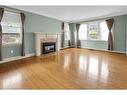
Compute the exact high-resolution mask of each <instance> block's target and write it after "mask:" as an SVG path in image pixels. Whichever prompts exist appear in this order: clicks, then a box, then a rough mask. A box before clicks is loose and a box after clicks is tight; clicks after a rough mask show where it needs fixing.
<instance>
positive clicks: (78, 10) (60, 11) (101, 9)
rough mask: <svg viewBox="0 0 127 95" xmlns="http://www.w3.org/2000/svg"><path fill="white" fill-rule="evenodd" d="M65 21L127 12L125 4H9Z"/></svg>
mask: <svg viewBox="0 0 127 95" xmlns="http://www.w3.org/2000/svg"><path fill="white" fill-rule="evenodd" d="M11 7H12V8H16V9H20V10H24V11H28V12H32V13H36V14H40V15H43V16H48V17H52V18H55V19H59V20H62V21H67V22H77V21H83V20H88V19H94V18H102V17H110V16H116V15H122V14H127V6H11Z"/></svg>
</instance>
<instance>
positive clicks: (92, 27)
mask: <svg viewBox="0 0 127 95" xmlns="http://www.w3.org/2000/svg"><path fill="white" fill-rule="evenodd" d="M88 38H89V39H92V40H94V39H99V31H98V23H97V22H93V23H89V24H88Z"/></svg>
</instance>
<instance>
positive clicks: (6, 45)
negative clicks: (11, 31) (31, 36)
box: [2, 43, 21, 47]
mask: <svg viewBox="0 0 127 95" xmlns="http://www.w3.org/2000/svg"><path fill="white" fill-rule="evenodd" d="M20 45H21V44H20V43H19V44H18V43H15V44H3V45H2V47H10V46H20Z"/></svg>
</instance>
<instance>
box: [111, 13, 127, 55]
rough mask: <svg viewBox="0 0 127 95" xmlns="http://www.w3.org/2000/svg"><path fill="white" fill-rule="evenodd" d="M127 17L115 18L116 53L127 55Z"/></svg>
mask: <svg viewBox="0 0 127 95" xmlns="http://www.w3.org/2000/svg"><path fill="white" fill-rule="evenodd" d="M126 17H127V16H126V15H123V16H117V17H114V31H113V38H114V51H119V52H123V53H126Z"/></svg>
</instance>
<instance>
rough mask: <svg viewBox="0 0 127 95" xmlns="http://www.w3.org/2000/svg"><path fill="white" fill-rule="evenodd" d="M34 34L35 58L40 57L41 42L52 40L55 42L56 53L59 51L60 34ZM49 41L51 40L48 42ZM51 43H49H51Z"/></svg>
mask: <svg viewBox="0 0 127 95" xmlns="http://www.w3.org/2000/svg"><path fill="white" fill-rule="evenodd" d="M34 33H35V37H36V38H35V40H36V41H35V42H36V43H35V44H36V45H35V48H36V56H41V43H42V40H43V41H45V42H47V41H49V40H50V39H54V40H55V41H56V51H59V50H60V45H61V33H50V32H34ZM54 40H52V41H53V42H54ZM50 41H51V40H50ZM52 41H51V42H52Z"/></svg>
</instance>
